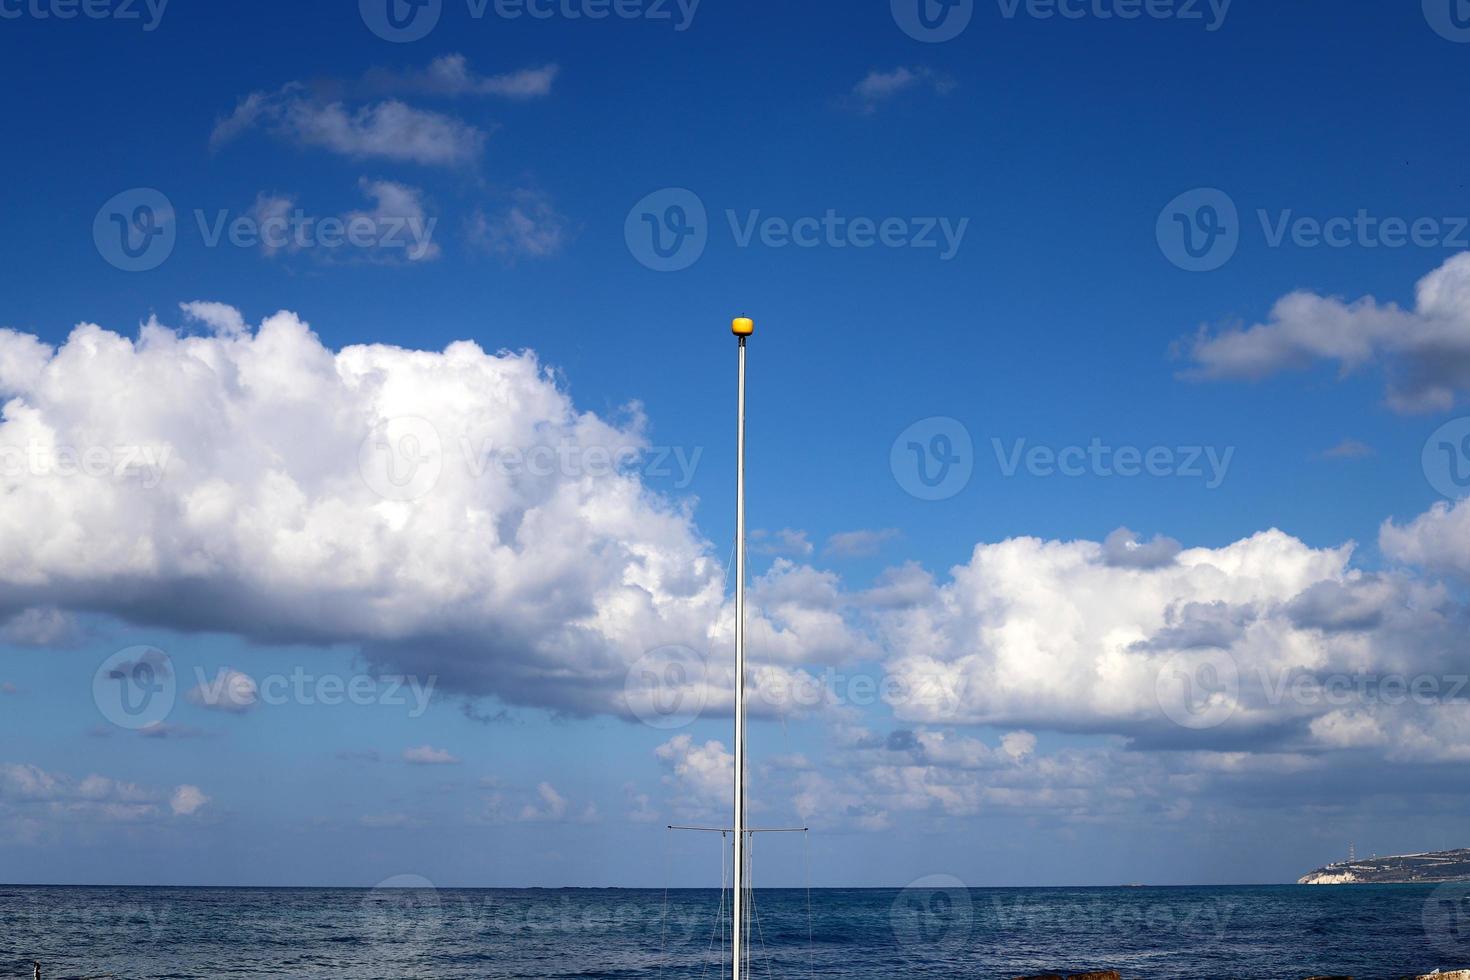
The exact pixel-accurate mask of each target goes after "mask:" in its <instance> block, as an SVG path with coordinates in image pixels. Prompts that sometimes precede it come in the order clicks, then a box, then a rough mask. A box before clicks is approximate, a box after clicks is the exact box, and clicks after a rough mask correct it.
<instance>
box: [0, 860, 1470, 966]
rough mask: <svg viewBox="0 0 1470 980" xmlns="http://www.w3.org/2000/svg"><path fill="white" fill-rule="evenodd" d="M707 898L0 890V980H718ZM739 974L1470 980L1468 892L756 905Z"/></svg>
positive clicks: (801, 899) (946, 895)
mask: <svg viewBox="0 0 1470 980" xmlns="http://www.w3.org/2000/svg"><path fill="white" fill-rule="evenodd" d="M727 901H728V896H727V895H725V894H722V893H721V892H720V891H719V890H717V889H712V890H707V891H705V890H672V891H667V892H666V891H663V890H626V889H566V890H555V889H526V890H511V889H437V890H436V889H427V888H408V887H394V886H388V887H379V888H375V889H344V888H279V889H277V888H131V887H128V888H123V887H88V888H75V887H18V886H0V978H3V977H30V976H32V969H33V967H32V963H33V961H34V962H39V963H40V964H41V965H42V976H43V977H45V978H47V980H62V978H81V977H101V976H112V977H115V978H118V980H133V978H138V980H141V978H149V980H173V978H184V977H201V978H204V977H210V978H212V977H241V978H244V977H251V978H254V977H273V978H285V977H290V978H301V980H311V978H344V980H373V978H384V980H387V978H393V980H402V978H413V977H417V978H442V980H458V978H479V977H507V978H510V977H515V978H535V980H552V978H577V980H593V978H619V980H643V978H647V980H655V978H664V977H667V978H681V980H682V978H691V980H692V978H704V977H708V978H718V977H722V976H728V974H729V968H728V966H727V965H726V964H727V963H728V957H729V950H728V945H729V936H728V932H729V930H728V928H727V927H726V924H727V923H728V921H729V907H728V904H727ZM748 929H749V933H750V938H749V940H748V942H747V946H748V948H750V949H751V950H752V951H753V952H752V959H751V964H750V972H751V976H752V977H755V978H765V980H780V978H804V977H809V978H816V977H823V978H838V977H841V978H845V980H897V978H903V977H936V978H938V977H974V978H997V980H1002V978H1013V977H1021V976H1029V975H1034V974H1045V973H1060V974H1062V975H1065V974H1066V973H1067V972H1069V971H1077V972H1080V971H1084V970H1104V969H1108V970H1116V971H1118V972H1119V974H1121V976H1122V977H1123V978H1124V980H1131V978H1143V977H1159V978H1179V980H1184V978H1198V980H1274V978H1280V980H1288V978H1289V980H1304V978H1307V977H1313V976H1332V977H1342V976H1350V977H1356V978H1359V980H1365V978H1399V977H1406V976H1419V975H1421V974H1426V973H1430V972H1432V971H1434V970H1435V969H1442V970H1445V971H1449V970H1452V969H1457V968H1466V967H1470V885H1441V886H1438V887H1435V886H1418V885H1355V886H1343V887H1323V886H1271V887H1210V888H1139V887H1134V888H1030V889H984V888H965V887H963V886H960V885H959V884H958V882H956V881H954V880H946V879H943V878H936V879H933V880H928V879H926V880H921V881H920V882H916V883H915V884H914V885H912V886H910V887H908V888H904V889H816V890H812V891H807V890H804V889H798V890H780V889H772V890H759V891H757V892H756V893H755V915H754V916H753V917H752V919H751V921H750V924H749V927H748Z"/></svg>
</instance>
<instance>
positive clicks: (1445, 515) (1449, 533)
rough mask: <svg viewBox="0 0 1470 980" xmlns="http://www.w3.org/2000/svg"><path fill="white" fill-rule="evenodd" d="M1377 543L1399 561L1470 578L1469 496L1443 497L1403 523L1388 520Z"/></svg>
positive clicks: (1380, 532)
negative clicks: (1456, 499)
mask: <svg viewBox="0 0 1470 980" xmlns="http://www.w3.org/2000/svg"><path fill="white" fill-rule="evenodd" d="M1378 544H1379V547H1381V548H1382V549H1383V553H1384V554H1386V555H1388V556H1389V557H1390V558H1393V559H1395V560H1397V561H1402V562H1406V563H1408V564H1411V565H1419V566H1422V567H1424V568H1429V569H1433V570H1434V571H1437V572H1442V573H1448V574H1453V575H1457V576H1460V577H1462V578H1466V579H1470V500H1462V501H1460V502H1459V503H1456V504H1449V503H1445V502H1443V501H1441V502H1440V503H1438V504H1435V505H1434V506H1433V507H1431V508H1430V509H1429V511H1428V512H1426V513H1424V514H1421V515H1419V516H1418V517H1416V518H1414V519H1413V520H1412V521H1409V522H1408V523H1407V524H1403V525H1400V524H1397V523H1395V522H1393V521H1385V522H1384V523H1383V527H1382V528H1380V529H1379V532H1378Z"/></svg>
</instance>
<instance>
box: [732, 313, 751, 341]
mask: <svg viewBox="0 0 1470 980" xmlns="http://www.w3.org/2000/svg"><path fill="white" fill-rule="evenodd" d="M730 330H731V331H732V332H733V333H734V334H735V336H737V337H749V336H750V335H751V334H753V333H755V321H754V320H752V319H751V318H750V317H748V316H741V317H736V318H735V322H733V323H732V324H730Z"/></svg>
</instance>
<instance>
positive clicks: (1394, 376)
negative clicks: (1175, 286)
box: [1189, 253, 1470, 412]
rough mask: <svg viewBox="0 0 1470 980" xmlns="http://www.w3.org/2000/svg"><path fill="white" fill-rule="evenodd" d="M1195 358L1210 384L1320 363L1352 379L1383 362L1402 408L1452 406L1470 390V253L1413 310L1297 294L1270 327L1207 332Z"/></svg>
mask: <svg viewBox="0 0 1470 980" xmlns="http://www.w3.org/2000/svg"><path fill="white" fill-rule="evenodd" d="M1189 356H1190V358H1191V359H1192V360H1193V361H1194V363H1195V367H1194V369H1193V370H1192V371H1191V372H1190V373H1192V374H1193V375H1195V376H1197V377H1203V378H1262V377H1266V376H1269V375H1272V374H1276V373H1278V372H1281V371H1287V370H1297V369H1301V368H1306V367H1310V366H1311V365H1312V364H1314V363H1316V362H1319V361H1329V362H1335V363H1336V364H1337V365H1338V367H1339V368H1340V369H1341V370H1342V371H1343V372H1344V373H1347V372H1351V371H1354V370H1358V369H1360V368H1362V367H1365V366H1367V365H1369V364H1373V363H1375V362H1381V363H1383V364H1384V366H1385V369H1386V370H1387V372H1388V380H1389V387H1388V401H1389V404H1390V405H1392V406H1393V407H1394V408H1395V409H1397V410H1399V411H1404V412H1416V411H1432V410H1442V409H1447V408H1450V407H1451V406H1453V405H1454V404H1455V402H1456V401H1457V400H1459V399H1460V398H1461V397H1463V395H1464V394H1465V392H1466V391H1467V390H1470V253H1464V254H1461V255H1457V256H1455V257H1453V258H1451V259H1450V260H1449V261H1447V262H1445V263H1444V265H1442V266H1441V267H1440V268H1438V269H1436V270H1434V271H1433V272H1431V273H1430V274H1429V275H1427V276H1425V277H1424V278H1423V279H1422V280H1421V281H1420V282H1419V284H1418V287H1417V290H1416V302H1415V307H1414V309H1412V310H1406V309H1403V308H1402V307H1400V306H1398V305H1397V304H1394V303H1380V302H1378V301H1377V300H1375V299H1374V298H1372V297H1371V296H1369V297H1364V298H1361V299H1358V300H1354V301H1352V302H1346V301H1344V300H1341V299H1338V298H1335V297H1326V296H1319V295H1317V294H1315V293H1311V292H1305V291H1299V292H1294V293H1291V294H1290V295H1288V296H1285V297H1283V298H1282V299H1280V300H1279V301H1277V303H1276V305H1275V306H1274V307H1273V308H1272V310H1271V317H1270V319H1269V320H1267V321H1266V322H1265V323H1258V324H1255V325H1254V326H1251V327H1248V328H1245V329H1227V330H1222V331H1219V332H1216V333H1210V332H1208V331H1205V330H1201V331H1200V333H1199V335H1198V336H1196V337H1195V338H1194V339H1193V341H1192V343H1191V344H1190V347H1189Z"/></svg>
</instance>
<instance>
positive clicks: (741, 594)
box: [730, 317, 755, 980]
mask: <svg viewBox="0 0 1470 980" xmlns="http://www.w3.org/2000/svg"><path fill="white" fill-rule="evenodd" d="M731 329H732V330H733V331H734V333H735V336H736V337H738V338H739V339H740V380H739V394H738V395H737V405H736V414H737V422H736V425H737V431H736V436H735V824H734V827H735V877H734V881H733V883H732V884H733V894H734V901H733V903H732V914H733V916H734V918H733V919H732V922H731V927H730V954H731V955H730V971H731V973H730V976H731V980H741V969H740V966H741V956H742V946H743V945H744V942H743V940H744V938H745V937H744V936H743V935H742V934H741V929H742V927H743V926H744V924H745V908H744V904H745V895H744V889H745V844H746V841H745V338H747V337H749V336H750V335H751V334H753V333H755V323H754V322H752V321H751V320H749V319H747V318H745V317H740V318H738V319H736V320H735V321H734V323H733V324H732V325H731Z"/></svg>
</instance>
